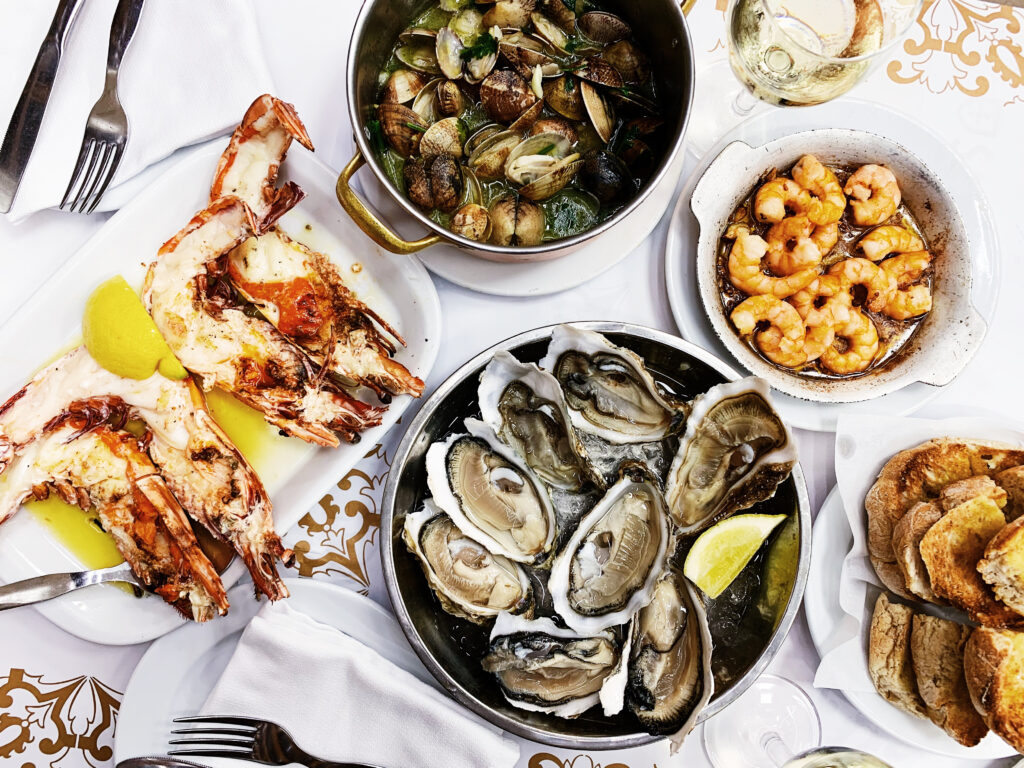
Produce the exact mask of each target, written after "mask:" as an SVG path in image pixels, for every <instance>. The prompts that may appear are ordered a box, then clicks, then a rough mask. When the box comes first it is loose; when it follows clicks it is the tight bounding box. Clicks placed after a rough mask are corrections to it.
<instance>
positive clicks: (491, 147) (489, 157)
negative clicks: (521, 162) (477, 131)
mask: <svg viewBox="0 0 1024 768" xmlns="http://www.w3.org/2000/svg"><path fill="white" fill-rule="evenodd" d="M517 144H519V135H518V134H516V133H513V132H511V131H500V132H498V133H496V134H493V135H491V136H489V137H488V138H486V139H484V140H483V141H480V142H478V143H477V144H476V148H475V149H474V150H473V153H472V154H471V155H470V156H469V160H468V161H467V164H468V165H469V167H470V168H471V169H473V171H474V172H475V173H476V175H477V176H478V177H479V178H480V179H481V180H482V181H496V180H497V179H500V178H502V176H504V174H505V161H506V160H508V156H509V153H510V152H511V151H512V150H513V148H514V147H515V146H516V145H517Z"/></svg>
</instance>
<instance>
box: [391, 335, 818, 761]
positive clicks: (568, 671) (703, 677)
mask: <svg viewBox="0 0 1024 768" xmlns="http://www.w3.org/2000/svg"><path fill="white" fill-rule="evenodd" d="M535 363H539V364H540V368H538V367H537V366H536V365H534V364H535ZM623 382H627V387H626V390H628V395H629V396H626V397H622V398H620V399H618V400H617V405H616V406H615V408H606V407H604V406H606V405H607V404H608V403H609V400H608V398H612V399H616V398H617V397H618V396H619V395H622V394H626V390H620V389H619V385H620V384H622V383H623ZM709 390H710V391H709ZM637 393H639V394H637ZM705 393H706V394H705ZM588 403H589V404H590V407H588ZM594 403H598V404H603V405H602V407H599V408H596V409H595V408H593V407H592V405H593V404H594ZM716 404H717V405H716ZM620 406H621V407H624V408H628V409H629V410H628V418H626V419H624V420H621V419H620V420H618V421H616V418H617V413H618V412H617V410H616V409H617V408H619V407H620ZM734 406H736V407H734ZM751 410H753V412H754V413H755V414H756V415H755V417H754V419H755V421H756V422H757V427H756V432H755V433H750V434H749V435H748V437H746V438H739V437H737V438H736V439H737V441H738V442H737V443H736V444H735V445H732V446H727V447H726V449H724V453H722V452H720V454H716V453H715V452H716V451H718V450H719V445H718V443H719V441H720V440H721V434H723V433H727V432H729V431H730V430H729V429H728V428H726V429H723V430H717V429H715V428H714V427H715V425H714V424H712V422H711V421H710V420H711V419H713V418H714V419H718V418H727V419H740V420H741V421H742V420H744V419H748V414H749V413H750V411H751ZM556 411H557V413H555V412H556ZM738 411H742V412H743V413H742V415H736V414H737V412H738ZM524 414H525V416H524ZM538 414H543V415H545V416H550V417H552V418H548V419H539V421H543V422H544V423H546V424H548V425H549V426H548V428H547V431H546V432H545V431H544V430H542V431H541V432H539V433H538V432H533V431H531V429H532V428H528V425H529V423H530V422H531V419H534V420H537V419H536V417H537V415H538ZM716 414H717V415H716ZM687 417H689V418H687ZM551 423H556V424H560V423H564V424H571V427H570V428H569V429H568V430H567V431H568V433H569V434H568V435H567V437H568V439H562V440H560V441H559V440H555V441H553V442H552V443H551V445H553V446H554V445H557V446H558V450H556V451H553V452H552V454H557V455H555V456H554V459H555V460H552V457H551V456H546V451H545V446H544V445H542V444H538V443H534V442H531V441H532V440H533V439H534V437H533V436H534V435H535V434H551V430H550V424H551ZM705 424H707V425H709V426H710V427H711V428H705V427H704V425H705ZM725 426H726V427H729V426H735V427H736V428H737V429H736V430H734V432H735V433H737V434H738V433H739V432H741V431H743V430H744V429H747V425H746V424H745V423H744V424H740V423H739V422H730V423H729V424H728V425H725ZM711 433H715V434H716V436H715V437H714V438H711V437H709V436H708V435H710V434H711ZM695 446H697V447H695ZM702 446H703V447H702ZM708 446H711V449H710V453H711V454H712V455H713V456H712V460H713V462H718V466H719V468H720V469H721V470H722V471H723V472H724V473H725V474H726V475H727V476H728V477H729V479H728V480H727V481H722V482H719V481H715V483H717V485H714V484H709V485H707V486H700V485H699V481H697V480H694V478H699V477H702V476H707V473H706V472H703V473H702V472H701V468H700V467H699V466H698V467H695V466H694V463H695V462H696V463H697V464H700V463H701V461H702V460H706V459H707V458H708V456H707V453H708V448H707V447H708ZM766 446H767V447H766ZM695 456H696V458H695ZM736 457H742V460H740V461H735V460H734V459H735V458H736ZM795 458H796V457H795V448H794V447H793V446H792V436H791V435H790V434H789V432H788V430H787V429H786V428H785V426H784V425H783V424H782V423H781V420H779V419H778V417H777V415H776V414H775V412H774V410H773V409H772V408H771V405H770V401H769V400H767V390H766V388H765V387H764V385H763V382H761V381H760V380H757V379H744V380H739V377H738V375H737V374H736V373H735V372H734V371H733V370H731V369H730V368H729V367H728V366H726V365H725V364H724V363H722V362H720V361H719V360H717V359H716V358H714V357H713V356H712V355H710V354H708V353H707V352H705V351H703V350H701V349H700V348H698V347H695V346H693V345H691V344H688V343H687V342H685V341H682V340H680V339H678V338H675V337H672V336H669V335H667V334H664V333H661V332H659V331H654V330H651V329H647V328H643V327H640V326H633V325H626V324H622V323H611V322H588V323H573V324H572V325H571V326H549V327H545V328H539V329H536V330H533V331H529V332H526V333H523V334H520V335H518V336H515V337H513V338H511V339H509V340H507V341H505V342H503V343H501V344H499V345H496V346H495V347H493V348H491V349H489V350H486V351H485V352H483V353H481V354H480V355H478V356H477V357H475V358H473V359H472V360H470V361H469V362H468V363H466V364H465V365H464V366H463V367H462V368H460V369H459V370H458V371H456V372H455V373H454V374H453V375H452V376H451V377H450V378H449V379H448V380H447V381H446V382H445V383H444V384H442V385H441V387H439V388H438V390H437V391H436V392H435V393H434V394H433V395H432V396H431V398H430V399H429V400H428V401H427V402H426V403H425V404H424V406H423V408H422V409H421V410H420V412H419V413H418V415H417V417H416V419H415V420H414V421H413V423H412V424H411V425H410V427H409V429H408V431H407V432H406V435H405V437H404V439H403V441H402V443H401V445H400V446H399V449H398V452H397V454H396V456H395V460H394V463H393V465H392V470H391V475H390V477H389V481H388V485H387V488H386V490H385V496H384V504H383V512H382V520H381V528H382V541H383V546H382V548H381V558H382V565H383V570H384V574H385V580H386V582H387V587H388V591H389V595H390V598H391V602H392V605H393V607H394V610H395V613H396V615H397V617H398V619H399V622H400V624H401V625H402V628H403V630H404V632H405V633H406V635H407V637H408V638H409V641H410V643H411V644H412V646H413V648H414V650H415V651H416V653H417V654H418V655H419V657H420V659H421V660H422V661H423V663H424V664H425V665H426V666H427V668H428V669H429V670H430V671H431V673H432V674H433V675H434V676H435V677H436V678H437V679H438V680H439V681H440V682H441V683H442V684H443V685H444V686H445V688H446V689H447V690H448V691H450V692H451V693H452V694H453V695H454V696H455V698H457V699H458V700H459V701H460V702H462V703H463V704H464V705H465V706H467V707H468V708H470V709H471V710H473V711H475V712H477V713H478V714H480V715H481V716H483V717H484V718H486V719H488V720H490V721H491V722H493V723H495V724H496V725H498V726H500V727H502V728H504V729H506V730H508V731H511V732H513V733H516V734H518V735H520V736H523V737H524V738H529V739H532V740H535V741H540V742H543V743H547V744H551V745H554V746H566V747H580V748H588V749H610V748H623V747H629V746H636V745H640V744H645V743H650V742H653V741H656V740H658V739H660V738H662V737H664V736H673V735H677V736H678V737H680V738H681V736H682V735H685V731H686V730H688V728H689V727H692V725H693V724H694V723H695V722H697V721H700V720H703V719H705V718H707V717H708V716H710V715H713V714H714V713H715V712H718V711H720V710H721V709H722V708H723V707H725V706H727V705H728V704H729V703H730V702H731V701H733V700H734V699H735V698H736V697H737V696H739V695H740V693H742V692H743V690H745V689H746V688H747V687H748V685H749V684H750V683H751V682H752V681H753V680H754V679H755V678H756V677H757V675H758V674H759V673H760V672H761V670H762V669H763V668H764V667H765V666H766V665H767V664H768V662H769V661H770V660H771V658H772V657H773V656H774V655H775V653H776V652H777V651H778V648H779V647H780V646H781V644H782V642H783V640H784V638H785V635H786V633H787V632H788V630H789V627H790V625H791V624H792V622H793V619H794V617H795V615H796V611H797V610H798V607H799V603H800V597H801V595H802V593H803V588H804V583H805V579H806V570H807V563H808V560H809V556H810V530H811V528H810V512H809V505H808V501H807V496H806V489H805V487H804V482H803V475H802V472H801V470H800V466H799V464H795V466H794V465H793V462H794V461H795ZM773 462H774V463H773ZM704 463H707V461H704ZM737 464H744V465H749V469H742V470H737V471H735V472H734V469H735V467H736V465H737ZM481 467H485V468H486V469H485V470H484V471H486V472H487V473H488V479H482V478H480V477H479V473H480V471H481V469H480V468H481ZM790 467H792V471H791V472H790V471H789V470H790ZM780 468H781V469H780ZM474 473H476V476H474ZM744 473H745V474H744ZM719 474H721V473H719ZM495 489H497V490H495ZM492 497H493V498H494V499H495V500H496V502H497V503H496V504H491V499H492ZM488 505H491V506H488ZM499 508H500V512H501V514H506V513H507V514H510V515H512V516H513V517H514V518H516V519H517V520H519V522H517V523H516V524H515V525H513V526H512V527H511V528H509V526H507V525H506V526H501V525H492V524H491V522H490V521H492V520H493V518H492V517H490V515H492V512H493V513H495V514H497V511H498V510H499ZM694 510H703V511H699V512H698V513H695V512H694ZM737 510H743V512H745V513H765V514H785V515H788V520H787V522H786V524H784V525H783V526H781V527H780V529H779V532H778V533H777V534H776V535H775V536H773V537H772V538H770V539H769V540H768V542H767V543H766V545H764V546H763V547H762V548H761V550H760V551H759V552H758V554H757V555H756V556H755V557H754V558H753V560H751V562H750V563H749V564H748V565H747V567H746V568H745V569H744V570H743V572H742V573H741V574H740V575H739V577H737V579H736V580H735V581H734V582H733V583H732V585H731V586H730V587H729V588H728V589H726V591H725V592H723V593H722V594H721V595H720V596H719V597H717V598H716V599H714V600H709V599H708V598H707V597H706V596H705V595H704V594H703V593H701V592H700V590H699V589H697V588H696V587H695V586H694V585H692V584H690V582H689V581H688V580H686V579H685V578H684V577H683V576H682V565H683V560H684V559H685V556H686V553H687V551H688V550H689V547H690V545H691V544H692V542H693V540H694V539H695V537H696V535H697V534H698V533H699V532H700V531H702V530H704V529H706V528H707V527H709V526H710V525H711V524H712V523H713V522H715V520H717V519H719V518H722V517H725V516H728V515H729V514H731V513H732V512H735V511H737ZM609 542H611V544H610V545H609ZM620 543H621V546H620ZM622 552H628V553H629V560H628V562H627V567H626V568H625V569H624V570H623V571H622V572H621V573H618V574H615V573H612V570H613V569H612V568H611V567H610V563H611V562H612V559H614V558H616V557H618V555H617V554H616V553H619V554H621V553H622ZM439 553H440V554H439ZM595 553H596V554H595ZM609 553H611V554H610V555H609ZM609 557H610V558H612V559H606V558H609ZM453 560H454V561H455V562H454V567H455V568H456V569H458V567H459V566H462V565H467V566H469V567H468V568H465V567H464V568H462V569H461V571H460V574H461V575H460V578H459V579H453V578H452V577H451V573H452V570H453ZM458 561H463V562H458ZM481 563H486V566H485V567H484V568H482V569H481V568H480V564H481ZM478 570H483V571H484V572H485V574H486V579H487V582H488V587H487V588H486V589H484V590H483V592H484V593H486V595H485V596H484V597H483V598H480V597H478V596H475V595H474V594H470V593H469V592H467V591H466V590H465V589H464V588H463V586H462V584H463V582H464V579H463V578H462V577H464V576H466V575H467V574H471V575H472V576H473V578H477V571H478ZM627 572H628V575H626V576H623V575H622V574H623V573H627ZM456 582H458V583H456ZM659 614H664V615H673V616H674V615H680V616H682V617H683V618H682V619H680V620H678V621H676V622H675V624H674V626H673V629H674V632H675V634H674V637H675V640H673V642H672V643H670V645H671V647H672V652H671V654H670V653H667V652H665V653H661V654H660V656H659V653H658V652H656V650H658V649H659V648H660V646H658V642H657V641H655V640H654V636H655V634H656V632H657V631H658V621H659ZM652 633H653V634H652ZM524 659H526V660H527V662H526V663H525V664H524V663H523V660H524ZM567 678H568V679H571V680H573V683H572V685H573V686H574V687H573V690H572V691H571V692H568V693H567V695H566V696H564V697H562V696H561V691H558V692H557V693H558V695H554V693H553V692H552V690H551V685H552V684H551V681H552V680H556V679H558V680H565V679H567ZM659 680H661V681H662V682H661V684H660V685H659ZM664 680H671V681H672V682H671V684H666V683H665V682H664ZM538 683H542V685H538ZM666 689H669V690H671V691H672V693H671V694H666V692H665V690H666ZM712 691H713V693H712ZM708 696H710V701H708V700H707V699H708ZM605 712H608V714H606V713H605Z"/></svg>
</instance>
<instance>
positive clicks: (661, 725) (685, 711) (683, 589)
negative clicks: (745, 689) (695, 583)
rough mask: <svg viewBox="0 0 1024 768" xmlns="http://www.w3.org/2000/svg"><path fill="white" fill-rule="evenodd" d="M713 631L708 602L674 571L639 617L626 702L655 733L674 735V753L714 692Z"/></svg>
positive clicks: (665, 575)
mask: <svg viewBox="0 0 1024 768" xmlns="http://www.w3.org/2000/svg"><path fill="white" fill-rule="evenodd" d="M714 686H715V680H714V676H713V674H712V671H711V631H710V629H709V627H708V619H707V614H706V613H705V612H704V605H703V603H702V602H701V600H700V598H699V596H698V595H697V593H696V591H695V590H694V589H693V587H692V586H691V585H690V584H689V583H688V582H687V581H686V580H685V579H684V578H683V576H682V574H680V573H679V572H678V571H676V570H674V569H669V570H667V571H666V572H665V573H664V575H663V576H662V577H661V578H660V579H659V580H658V583H657V584H656V585H655V587H654V595H653V598H652V600H651V602H650V603H648V604H647V606H646V607H644V608H643V609H642V610H641V611H640V613H639V614H638V615H637V618H636V624H635V626H634V636H633V646H632V651H631V656H630V661H629V685H628V689H627V694H626V695H627V700H628V703H629V707H630V709H631V710H632V711H633V713H634V714H635V715H636V716H637V719H638V720H640V722H641V723H642V724H643V726H644V728H646V729H648V730H649V731H650V732H651V733H663V734H671V739H672V744H673V749H672V751H673V752H674V751H675V750H676V749H678V748H679V745H680V744H681V743H682V741H683V738H684V737H685V736H686V734H687V733H689V732H690V730H691V729H692V728H693V726H694V724H695V723H696V722H697V716H698V715H699V714H700V711H701V710H702V709H704V707H705V706H706V705H707V703H708V700H709V699H710V698H711V694H712V693H713V691H714Z"/></svg>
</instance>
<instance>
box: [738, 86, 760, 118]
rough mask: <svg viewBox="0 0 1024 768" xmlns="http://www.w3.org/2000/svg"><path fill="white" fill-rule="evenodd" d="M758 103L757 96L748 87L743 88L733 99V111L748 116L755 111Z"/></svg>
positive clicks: (741, 115)
mask: <svg viewBox="0 0 1024 768" xmlns="http://www.w3.org/2000/svg"><path fill="white" fill-rule="evenodd" d="M757 105H758V99H757V97H756V96H755V95H754V94H752V93H751V92H750V91H748V90H747V89H746V88H741V89H740V90H739V92H738V93H737V94H736V98H735V99H733V100H732V111H733V112H735V113H736V114H737V115H739V116H740V117H746V116H747V115H749V114H750V113H751V112H753V111H754V107H756V106H757Z"/></svg>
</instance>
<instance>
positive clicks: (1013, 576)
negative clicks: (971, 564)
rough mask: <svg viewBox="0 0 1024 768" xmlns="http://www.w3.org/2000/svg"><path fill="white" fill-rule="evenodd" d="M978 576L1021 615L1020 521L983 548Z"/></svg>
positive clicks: (1023, 557) (1023, 546)
mask: <svg viewBox="0 0 1024 768" xmlns="http://www.w3.org/2000/svg"><path fill="white" fill-rule="evenodd" d="M978 573H980V574H981V578H982V579H984V580H985V582H986V583H987V584H990V585H991V586H992V590H993V591H994V592H995V594H996V597H997V598H999V599H1000V600H1001V601H1003V602H1004V603H1006V604H1007V605H1008V606H1010V607H1011V608H1012V609H1013V610H1015V611H1017V613H1022V614H1024V517H1018V518H1017V519H1016V520H1014V521H1013V522H1012V523H1010V524H1009V525H1007V526H1004V527H1003V528H1002V530H1000V531H999V532H998V533H997V534H996V535H995V536H993V537H992V540H991V541H989V543H988V546H987V547H985V558H984V559H983V560H982V561H981V562H980V563H978Z"/></svg>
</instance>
